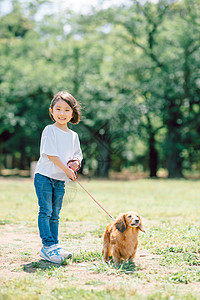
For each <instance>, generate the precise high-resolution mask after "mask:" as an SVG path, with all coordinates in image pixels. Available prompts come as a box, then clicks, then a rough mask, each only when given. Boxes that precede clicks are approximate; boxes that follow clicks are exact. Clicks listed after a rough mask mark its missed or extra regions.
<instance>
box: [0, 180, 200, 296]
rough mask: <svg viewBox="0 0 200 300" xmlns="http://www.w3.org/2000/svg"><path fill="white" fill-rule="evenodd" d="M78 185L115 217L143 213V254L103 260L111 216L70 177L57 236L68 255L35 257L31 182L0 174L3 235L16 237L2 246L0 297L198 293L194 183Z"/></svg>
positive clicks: (199, 239) (199, 185) (199, 233)
mask: <svg viewBox="0 0 200 300" xmlns="http://www.w3.org/2000/svg"><path fill="white" fill-rule="evenodd" d="M82 183H83V185H84V186H85V187H86V188H87V189H88V190H89V192H90V193H91V194H92V195H93V196H94V197H95V198H96V199H97V200H98V201H99V202H100V203H101V205H103V207H105V208H106V210H108V211H109V212H110V213H111V214H112V215H113V216H115V217H116V216H117V215H118V214H119V213H121V212H126V211H129V210H134V211H137V212H138V213H139V214H140V215H142V217H143V223H144V227H145V229H146V234H143V233H142V232H141V233H140V236H139V241H140V243H139V247H138V251H139V253H141V254H144V258H143V257H141V258H140V259H139V260H138V262H137V259H136V264H133V263H131V262H124V263H123V264H121V265H120V266H115V265H114V264H113V262H112V261H111V262H110V264H106V263H105V262H104V261H103V259H102V255H101V248H102V233H103V231H104V229H105V227H106V225H107V224H108V223H109V222H111V221H112V220H111V219H110V218H109V217H108V216H107V215H106V214H105V213H104V212H103V211H102V210H101V209H100V208H99V207H98V206H97V204H96V203H95V202H94V201H93V200H92V199H91V198H90V197H89V196H88V195H87V194H86V193H85V192H84V191H83V190H82V189H81V188H80V187H79V186H78V185H77V184H76V183H72V186H73V191H74V192H73V195H72V196H71V197H72V198H71V199H69V198H70V195H69V196H68V197H67V198H66V199H65V200H66V201H64V204H63V208H62V211H61V218H60V239H61V244H63V245H64V247H66V248H67V249H69V250H71V251H73V257H72V259H71V260H70V261H66V262H65V263H64V264H63V265H55V264H51V263H48V262H44V261H42V260H40V259H39V255H38V254H39V250H40V244H39V242H40V240H39V237H38V229H37V212H38V206H37V199H36V195H35V191H34V187H33V183H32V182H31V181H29V180H25V181H22V180H12V179H7V180H0V189H1V193H0V202H1V210H0V229H1V233H2V237H3V239H2V240H4V237H5V240H6V238H8V237H7V234H8V236H9V234H11V233H13V235H14V237H13V238H12V240H9V242H6V243H5V244H4V247H2V248H1V250H0V261H1V264H0V279H2V280H1V281H2V283H1V286H0V299H6V300H7V299H14V300H15V299H16V300H18V299H20V300H21V299H42V300H43V299H78V298H79V299H104V300H107V299H144V300H145V299H147V300H149V299H152V300H154V299H158V300H162V299H173V300H174V299H175V300H176V299H177V300H179V299H183V300H192V299H200V292H199V291H200V221H199V220H200V218H199V216H200V205H199V201H200V200H199V199H200V198H199V191H200V181H192V180H191V181H190V180H136V181H106V180H99V181H97V180H90V181H82ZM15 234H16V236H15ZM23 234H26V236H25V238H23ZM29 235H31V237H34V238H35V239H36V240H37V237H38V246H37V243H36V242H35V243H36V244H34V246H33V244H32V241H29V242H28V243H26V238H27V237H28V236H29ZM145 255H146V257H145ZM5 257H6V260H5ZM5 261H6V263H5ZM8 274H9V276H8Z"/></svg>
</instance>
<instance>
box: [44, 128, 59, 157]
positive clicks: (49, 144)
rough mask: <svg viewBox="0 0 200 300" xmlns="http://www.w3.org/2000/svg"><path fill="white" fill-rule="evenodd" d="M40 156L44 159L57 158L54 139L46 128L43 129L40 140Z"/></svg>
mask: <svg viewBox="0 0 200 300" xmlns="http://www.w3.org/2000/svg"><path fill="white" fill-rule="evenodd" d="M40 152H41V153H40V154H41V156H43V157H45V156H47V155H51V156H58V152H57V147H56V137H55V134H54V132H53V130H51V128H49V127H48V126H47V127H45V129H44V131H43V133H42V138H41V150H40Z"/></svg>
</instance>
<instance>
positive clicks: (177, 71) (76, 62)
mask: <svg viewBox="0 0 200 300" xmlns="http://www.w3.org/2000/svg"><path fill="white" fill-rule="evenodd" d="M48 2H49V1H34V2H33V1H31V2H30V1H28V2H27V3H23V4H22V3H21V2H19V1H14V2H13V10H12V11H11V12H10V13H9V14H7V15H5V16H1V17H0V25H1V28H2V31H1V34H0V50H1V51H0V106H1V108H0V121H1V128H0V142H1V144H2V143H4V153H5V154H12V155H14V157H15V158H17V156H20V158H19V159H18V160H20V165H19V163H18V167H20V168H28V166H29V163H30V161H31V160H36V159H38V156H39V139H40V135H41V131H42V129H43V128H44V126H45V125H47V124H48V123H49V122H50V119H49V117H48V107H49V103H50V100H51V98H52V96H53V94H54V93H56V92H57V91H59V90H68V91H69V92H71V93H72V94H73V95H74V96H75V97H76V98H77V99H78V100H79V101H80V102H81V104H82V106H83V117H82V122H81V123H80V125H78V126H76V128H75V130H76V131H77V132H78V133H79V135H80V139H81V144H82V149H83V153H84V158H85V165H84V168H83V172H84V173H85V174H88V173H89V174H91V175H93V174H96V175H100V176H107V175H108V171H109V169H113V170H116V171H121V170H122V169H123V168H127V167H129V166H130V165H140V166H142V168H143V170H146V169H150V176H156V174H157V170H158V168H159V167H163V168H167V169H168V171H169V177H181V176H182V175H183V170H184V169H186V170H188V169H191V168H192V169H193V170H197V169H198V165H197V161H198V159H199V152H198V149H199V126H200V124H199V104H200V102H199V90H200V84H199V67H200V60H199V57H200V56H199V49H200V44H199V28H200V26H199V20H200V15H199V11H200V9H199V1H198V0H193V1H188V0H182V1H178V2H177V1H171V2H170V3H169V2H168V1H159V2H158V3H152V2H148V1H146V2H145V3H143V4H141V3H140V2H139V1H134V2H133V3H131V4H130V5H123V6H118V7H115V6H113V7H111V8H108V9H104V10H100V9H96V10H95V9H94V10H92V12H91V13H90V14H89V15H83V14H76V13H72V12H70V11H63V12H60V13H59V14H56V13H53V14H52V15H48V14H44V15H43V17H42V18H41V20H38V19H37V18H36V14H37V12H39V11H40V10H42V9H44V6H43V5H47V6H48ZM49 5H50V4H49ZM0 155H1V153H0ZM16 161H17V159H16Z"/></svg>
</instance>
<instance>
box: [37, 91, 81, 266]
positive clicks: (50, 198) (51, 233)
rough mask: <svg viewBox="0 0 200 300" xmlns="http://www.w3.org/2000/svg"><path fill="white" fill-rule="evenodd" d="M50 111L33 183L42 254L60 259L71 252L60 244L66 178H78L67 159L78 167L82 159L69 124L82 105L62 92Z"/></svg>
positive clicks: (46, 258)
mask: <svg viewBox="0 0 200 300" xmlns="http://www.w3.org/2000/svg"><path fill="white" fill-rule="evenodd" d="M49 114H50V117H51V118H52V120H53V121H54V124H52V125H48V126H46V127H45V129H44V130H43V132H42V137H41V145H40V159H39V161H38V163H37V166H36V170H35V178H34V185H35V190H36V194H37V198H38V204H39V215H38V227H39V232H40V237H41V239H42V244H43V247H42V249H41V251H40V257H41V258H43V259H45V260H48V261H51V262H54V263H61V262H62V261H63V260H64V258H70V257H71V256H72V254H71V253H69V252H67V251H65V250H63V249H62V248H61V246H60V245H59V244H58V225H59V213H60V210H61V207H62V201H63V196H64V193H65V182H67V183H69V181H70V179H71V180H75V179H76V176H75V173H74V171H72V169H70V168H69V167H68V165H67V163H68V161H69V160H72V159H73V160H74V162H73V167H74V168H76V167H78V166H79V165H80V163H81V160H82V152H81V149H80V142H79V138H78V135H77V133H75V132H74V131H72V130H70V129H69V128H68V122H69V123H72V124H77V123H78V122H79V121H80V108H79V105H78V102H77V101H76V99H75V98H74V97H73V96H72V95H71V94H69V93H68V92H59V93H58V94H56V95H55V96H54V97H53V100H52V102H51V105H50V108H49Z"/></svg>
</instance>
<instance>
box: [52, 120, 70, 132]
mask: <svg viewBox="0 0 200 300" xmlns="http://www.w3.org/2000/svg"><path fill="white" fill-rule="evenodd" d="M53 125H54V126H56V127H57V128H59V129H61V130H63V131H66V132H69V131H70V130H69V128H68V127H67V125H61V124H58V123H57V122H56V123H54V124H53Z"/></svg>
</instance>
